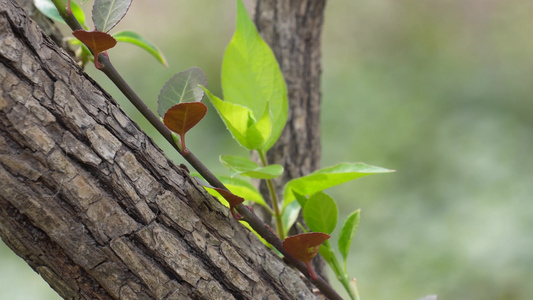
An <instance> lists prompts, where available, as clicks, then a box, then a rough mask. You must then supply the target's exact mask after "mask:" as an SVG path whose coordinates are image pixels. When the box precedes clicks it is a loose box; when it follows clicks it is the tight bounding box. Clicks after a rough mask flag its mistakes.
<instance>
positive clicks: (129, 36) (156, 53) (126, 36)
mask: <svg viewBox="0 0 533 300" xmlns="http://www.w3.org/2000/svg"><path fill="white" fill-rule="evenodd" d="M113 37H114V38H115V39H116V40H117V41H118V42H125V43H130V44H133V45H135V46H139V47H141V48H142V49H144V50H145V51H147V52H148V53H150V54H151V55H152V56H153V57H155V58H156V59H157V61H159V62H160V63H161V64H162V65H163V66H165V67H168V65H167V60H166V59H165V56H164V55H163V53H162V52H161V50H159V48H157V47H156V46H155V45H154V44H152V43H151V42H149V41H148V40H146V39H145V38H143V37H142V36H140V35H139V34H138V33H136V32H133V31H120V32H117V33H115V34H113ZM203 85H206V83H204V84H203Z"/></svg>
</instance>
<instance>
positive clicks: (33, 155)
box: [0, 0, 318, 299]
mask: <svg viewBox="0 0 533 300" xmlns="http://www.w3.org/2000/svg"><path fill="white" fill-rule="evenodd" d="M0 86H1V93H0V191H1V192H0V237H1V238H2V240H3V241H4V242H5V243H6V244H7V245H8V246H9V247H10V248H11V249H12V250H13V251H14V252H15V253H16V254H17V255H19V256H21V257H22V258H23V259H24V260H25V261H26V262H27V263H28V264H29V265H30V266H31V267H32V268H33V269H34V270H35V271H37V272H38V273H39V274H41V276H42V277H43V278H44V279H45V280H46V281H47V282H48V283H49V284H50V285H51V286H52V288H53V289H54V290H56V291H57V292H58V294H59V295H61V296H62V297H63V298H68V299H163V298H164V299H317V298H318V297H317V296H316V295H315V294H313V292H312V291H311V290H310V289H309V288H308V287H307V285H306V282H305V279H302V278H301V276H300V275H299V274H298V273H297V272H296V271H294V270H293V269H292V268H290V267H288V266H286V265H285V264H284V263H283V262H282V261H281V260H280V259H279V258H278V257H277V256H276V255H274V254H273V253H272V252H271V251H270V250H269V249H268V248H266V247H265V246H264V245H263V244H261V242H259V240H258V239H257V238H256V237H255V236H254V235H253V234H252V233H251V232H249V231H248V230H247V229H245V228H244V227H242V226H241V225H240V224H239V223H238V222H237V221H235V220H234V219H233V218H232V217H231V214H230V213H229V211H228V210H227V209H226V208H225V207H223V206H222V205H221V204H220V203H218V202H217V201H216V200H215V199H214V198H213V197H211V196H209V195H208V194H207V193H206V192H205V190H204V189H203V188H201V187H199V186H197V185H196V184H195V182H194V181H192V180H191V179H190V177H189V176H188V174H187V172H186V171H185V170H184V169H181V168H179V167H176V166H175V165H173V164H172V162H171V161H170V160H168V159H167V158H166V157H165V156H164V155H163V154H162V152H161V150H160V149H159V148H157V146H155V145H154V143H153V142H152V140H151V139H150V138H149V137H147V136H146V135H145V134H144V133H143V132H142V131H141V130H140V129H139V128H138V126H137V125H136V124H135V123H134V122H133V121H131V120H130V119H129V118H128V117H127V116H126V115H125V113H124V112H123V111H122V110H121V109H120V108H119V107H118V106H117V104H116V103H115V101H114V100H113V99H111V97H110V96H109V95H108V94H107V93H106V92H105V91H103V90H102V89H101V88H100V87H99V86H98V85H97V84H96V83H95V82H94V81H93V80H92V79H91V78H89V77H88V75H87V74H85V73H84V72H83V71H82V70H81V69H80V68H79V67H78V66H77V65H76V63H75V62H74V61H73V60H72V59H71V58H70V57H69V56H68V55H67V54H66V53H65V52H64V51H63V50H61V49H60V48H58V47H57V46H56V45H55V44H54V43H53V42H52V41H51V40H50V39H49V38H48V37H47V36H46V35H45V34H44V33H43V32H42V31H41V30H40V29H39V28H38V27H37V26H36V25H35V23H34V22H33V21H31V20H30V19H29V18H28V17H27V16H26V15H25V13H24V11H23V10H22V9H20V8H19V7H17V6H16V4H15V3H14V2H13V1H12V0H0Z"/></svg>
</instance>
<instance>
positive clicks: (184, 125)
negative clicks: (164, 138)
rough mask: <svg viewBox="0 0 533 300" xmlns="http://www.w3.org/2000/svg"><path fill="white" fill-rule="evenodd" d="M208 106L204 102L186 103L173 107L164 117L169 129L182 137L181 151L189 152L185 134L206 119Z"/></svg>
mask: <svg viewBox="0 0 533 300" xmlns="http://www.w3.org/2000/svg"><path fill="white" fill-rule="evenodd" d="M206 113H207V106H206V105H205V104H203V103H202V102H184V103H179V104H176V105H174V106H172V107H171V108H170V109H169V110H168V111H167V112H166V113H165V116H164V117H163V123H165V126H167V127H168V129H170V130H172V131H174V132H175V133H177V134H178V135H179V136H180V139H181V150H182V151H184V152H185V153H187V152H188V150H187V147H186V145H185V134H186V133H187V131H189V130H190V129H191V128H193V127H194V126H195V125H196V124H198V122H200V120H202V119H203V118H204V117H205V114H206Z"/></svg>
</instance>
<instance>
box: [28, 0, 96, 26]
mask: <svg viewBox="0 0 533 300" xmlns="http://www.w3.org/2000/svg"><path fill="white" fill-rule="evenodd" d="M33 4H34V5H35V7H36V8H37V9H38V10H39V11H40V12H41V13H43V15H45V16H47V17H48V18H50V19H52V20H54V21H58V22H60V23H63V24H66V23H65V20H63V18H62V17H61V15H60V14H59V11H58V10H57V8H56V6H55V5H54V3H53V2H52V0H33ZM66 5H67V4H66V1H65V6H66ZM70 5H71V9H72V14H73V15H74V16H75V17H76V20H78V23H80V25H81V26H83V27H84V28H87V27H86V26H85V14H84V13H83V10H82V9H81V7H80V6H79V5H78V4H77V3H76V2H74V1H71V4H70Z"/></svg>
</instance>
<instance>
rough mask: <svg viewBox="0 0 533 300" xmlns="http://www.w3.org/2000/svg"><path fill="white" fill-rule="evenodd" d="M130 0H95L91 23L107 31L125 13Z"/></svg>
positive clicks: (100, 29)
mask: <svg viewBox="0 0 533 300" xmlns="http://www.w3.org/2000/svg"><path fill="white" fill-rule="evenodd" d="M131 1H132V0H95V1H94V5H93V23H94V26H95V27H96V29H98V30H99V31H103V32H108V31H109V30H111V28H113V27H115V25H117V23H118V22H120V20H122V18H123V17H124V16H125V15H126V12H128V9H129V8H130V5H131Z"/></svg>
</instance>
